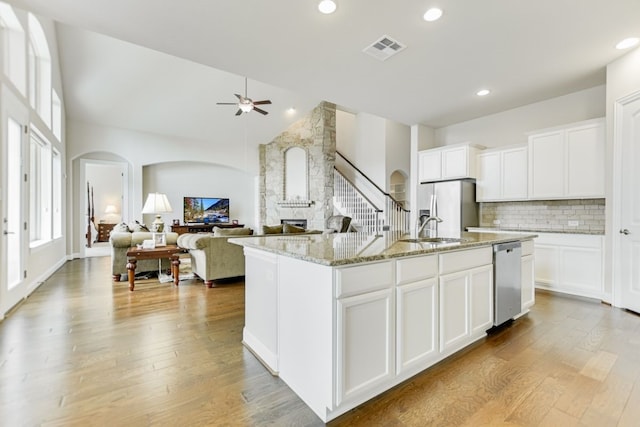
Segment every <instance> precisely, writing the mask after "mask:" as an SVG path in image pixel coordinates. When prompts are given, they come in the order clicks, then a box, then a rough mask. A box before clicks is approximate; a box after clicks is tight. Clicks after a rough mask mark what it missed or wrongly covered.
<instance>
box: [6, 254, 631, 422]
mask: <svg viewBox="0 0 640 427" xmlns="http://www.w3.org/2000/svg"><path fill="white" fill-rule="evenodd" d="M243 324H244V284H243V283H242V282H237V283H229V284H225V285H221V286H219V287H217V288H214V289H207V288H206V287H205V286H204V285H203V284H202V282H201V281H198V280H191V281H183V282H181V284H180V286H179V287H178V288H175V287H173V286H172V284H171V283H162V284H160V283H159V282H157V281H155V280H148V281H139V282H137V283H136V290H135V292H133V293H131V292H129V290H128V287H127V283H126V282H121V283H115V284H114V283H112V282H111V279H110V273H109V258H108V257H105V258H86V259H83V260H74V261H71V262H68V263H66V264H65V265H64V266H63V267H62V268H60V270H59V271H57V272H56V273H55V274H54V275H53V276H52V277H51V278H50V279H49V280H47V281H46V282H45V283H44V284H42V286H40V288H39V289H38V290H37V291H36V292H34V293H33V295H31V297H29V298H28V299H27V300H26V301H25V302H23V303H22V304H21V305H19V306H18V307H17V308H16V309H14V310H13V311H12V312H11V313H9V315H8V317H7V318H6V319H5V320H4V321H3V322H2V323H0V425H2V426H23V425H24V426H40V425H42V426H88V425H92V426H94V425H109V426H111V427H113V426H151V425H152V426H156V425H158V426H164V425H167V426H178V425H179V426H183V425H184V426H187V425H188V426H209V425H211V426H319V425H323V423H322V422H320V420H319V419H318V418H317V417H316V416H315V415H314V414H313V412H312V411H311V410H310V409H309V408H308V407H307V406H306V405H305V404H304V403H303V402H302V401H301V400H300V399H299V398H298V397H297V396H296V395H295V394H294V393H293V392H292V391H291V390H290V389H289V388H288V387H287V386H286V384H284V383H283V382H282V381H281V380H280V379H279V378H277V377H273V376H271V375H270V374H269V373H268V371H267V370H266V369H265V368H264V367H263V366H262V365H261V364H260V363H259V362H258V361H257V360H256V359H255V358H254V357H253V355H251V353H250V352H249V351H247V350H246V349H245V348H244V347H243V346H242V345H241V343H240V341H241V339H242V327H243ZM638 399H640V316H637V315H635V314H633V313H629V312H626V311H623V310H618V309H615V308H611V307H609V306H607V305H604V304H599V303H595V302H593V301H589V300H584V299H575V298H570V297H565V296H561V295H555V294H550V293H546V292H538V294H537V302H536V305H535V307H534V308H533V309H532V311H531V313H529V314H528V315H527V316H525V317H523V318H521V319H519V320H517V321H515V322H514V323H513V324H512V325H510V326H508V327H506V328H503V329H502V330H500V331H497V332H495V333H492V334H491V335H490V336H489V337H487V338H486V339H484V340H482V341H481V342H480V343H478V344H476V345H474V346H472V347H471V348H469V349H467V350H465V351H464V352H462V354H460V355H458V356H455V357H453V358H450V359H449V360H446V361H444V362H441V363H439V364H438V365H436V366H434V367H432V368H431V369H429V370H427V371H426V372H423V373H421V374H420V375H418V376H416V377H414V378H412V379H410V380H408V381H406V382H404V383H402V384H400V385H399V386H397V387H395V388H394V389H392V390H390V391H389V392H387V393H384V394H383V395H381V396H378V397H377V398H374V399H372V400H370V401H369V402H367V403H365V404H363V405H361V406H360V407H358V408H356V409H354V410H352V411H350V412H348V413H347V414H345V415H343V416H341V417H339V418H338V419H336V420H334V421H333V422H331V423H329V425H330V426H425V425H433V426H438V425H443V426H445V425H446V426H451V425H465V426H480V425H487V426H494V425H509V426H563V427H568V426H608V425H612V426H615V425H620V426H632V425H639V423H640V421H639V420H640V418H639V417H640V409H639V408H640V401H639V400H638Z"/></svg>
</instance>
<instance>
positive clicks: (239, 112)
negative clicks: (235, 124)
mask: <svg viewBox="0 0 640 427" xmlns="http://www.w3.org/2000/svg"><path fill="white" fill-rule="evenodd" d="M240 114H242V110H241V109H239V108H238V111H236V116H239V115H240Z"/></svg>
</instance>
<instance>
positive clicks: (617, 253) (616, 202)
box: [611, 91, 640, 307]
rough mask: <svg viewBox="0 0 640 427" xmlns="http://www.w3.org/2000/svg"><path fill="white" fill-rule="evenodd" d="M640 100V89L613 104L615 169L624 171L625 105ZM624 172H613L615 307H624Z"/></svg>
mask: <svg viewBox="0 0 640 427" xmlns="http://www.w3.org/2000/svg"><path fill="white" fill-rule="evenodd" d="M638 100H640V91H637V92H633V93H631V94H629V95H626V96H623V97H622V98H619V99H617V100H616V101H615V103H614V106H613V123H614V126H613V162H612V164H613V170H614V171H620V172H622V152H623V141H622V137H621V135H622V132H623V129H622V127H623V125H624V122H623V113H624V109H625V107H626V106H627V105H628V104H630V103H632V102H635V101H638ZM622 197H623V194H622V173H612V198H611V200H612V201H613V203H612V204H611V205H612V215H611V217H612V218H611V243H612V244H611V267H612V268H611V269H612V274H611V277H612V282H613V284H612V287H611V292H612V293H613V295H612V300H613V301H612V302H613V305H614V306H615V307H623V306H624V304H623V303H622V286H623V283H622V258H621V254H622V243H623V242H622V238H621V236H620V233H619V232H618V230H620V229H621V227H622V205H621V204H622Z"/></svg>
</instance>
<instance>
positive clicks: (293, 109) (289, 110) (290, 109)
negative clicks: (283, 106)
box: [287, 107, 296, 114]
mask: <svg viewBox="0 0 640 427" xmlns="http://www.w3.org/2000/svg"><path fill="white" fill-rule="evenodd" d="M295 112H296V109H295V107H289V109H288V110H287V113H289V114H294V113H295Z"/></svg>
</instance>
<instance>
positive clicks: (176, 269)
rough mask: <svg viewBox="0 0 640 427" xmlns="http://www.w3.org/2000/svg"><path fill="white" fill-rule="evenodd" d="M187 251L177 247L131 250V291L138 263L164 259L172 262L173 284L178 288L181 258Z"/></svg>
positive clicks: (128, 267) (128, 260)
mask: <svg viewBox="0 0 640 427" xmlns="http://www.w3.org/2000/svg"><path fill="white" fill-rule="evenodd" d="M186 252H187V250H186V249H183V248H181V247H178V246H176V245H167V246H160V247H157V248H153V249H138V248H130V249H129V250H128V251H127V273H128V276H129V290H130V291H133V289H134V287H135V284H134V281H135V277H136V263H137V262H138V260H139V259H162V258H168V259H169V260H171V275H172V276H173V283H175V285H176V286H178V283H179V282H180V258H179V257H178V255H179V254H181V253H186Z"/></svg>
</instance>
